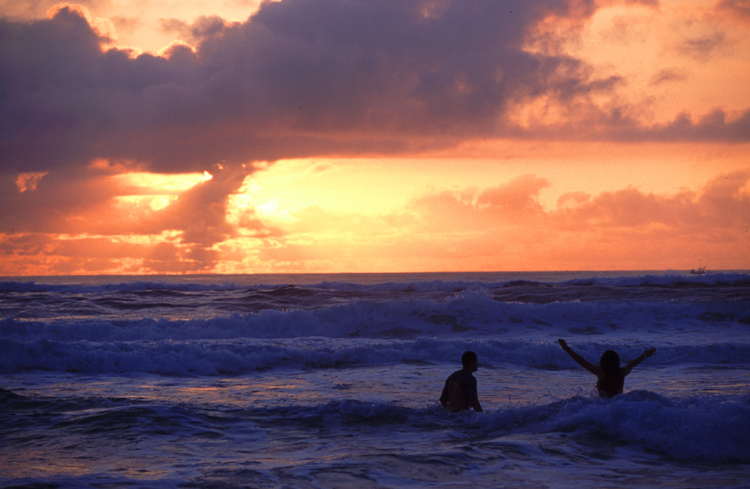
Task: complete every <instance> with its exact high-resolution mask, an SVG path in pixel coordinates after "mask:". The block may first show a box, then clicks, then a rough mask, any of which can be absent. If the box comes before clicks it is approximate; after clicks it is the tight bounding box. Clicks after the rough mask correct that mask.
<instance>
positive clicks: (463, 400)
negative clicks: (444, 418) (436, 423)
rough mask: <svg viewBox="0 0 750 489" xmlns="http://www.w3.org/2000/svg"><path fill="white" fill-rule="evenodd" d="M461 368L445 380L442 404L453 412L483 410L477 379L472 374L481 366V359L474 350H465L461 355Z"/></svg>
mask: <svg viewBox="0 0 750 489" xmlns="http://www.w3.org/2000/svg"><path fill="white" fill-rule="evenodd" d="M461 364H462V365H463V366H464V368H462V369H461V370H458V371H456V372H453V373H452V374H451V375H450V376H449V377H448V379H447V380H446V381H445V387H443V392H442V394H440V404H442V405H443V407H445V408H446V409H448V410H450V411H451V412H454V413H455V412H457V411H468V410H469V409H472V408H473V409H474V411H478V412H482V405H481V404H479V397H478V396H477V379H476V378H474V376H473V375H472V373H473V372H476V371H477V368H478V367H479V359H478V358H477V354H476V353H474V352H473V351H467V352H464V354H463V355H462V356H461Z"/></svg>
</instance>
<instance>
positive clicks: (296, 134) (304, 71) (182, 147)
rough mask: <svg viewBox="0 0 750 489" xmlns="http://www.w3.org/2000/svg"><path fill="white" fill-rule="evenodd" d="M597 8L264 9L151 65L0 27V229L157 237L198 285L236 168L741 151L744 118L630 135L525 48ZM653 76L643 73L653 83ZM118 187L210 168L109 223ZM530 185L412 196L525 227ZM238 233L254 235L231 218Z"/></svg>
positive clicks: (43, 24) (412, 1) (45, 34)
mask: <svg viewBox="0 0 750 489" xmlns="http://www.w3.org/2000/svg"><path fill="white" fill-rule="evenodd" d="M616 3H621V2H590V1H578V0H512V1H504V2H500V1H498V2H489V1H487V2H484V1H465V0H442V1H437V2H436V1H427V0H383V1H365V0H284V1H283V2H265V3H263V4H262V5H261V7H260V8H259V10H258V11H257V12H256V13H255V14H254V15H253V16H252V17H250V18H249V19H247V20H246V21H245V22H227V21H224V20H223V19H221V18H219V17H215V16H213V17H200V18H198V19H197V20H196V21H195V22H193V23H192V24H186V23H184V22H181V21H176V20H174V19H172V20H167V21H164V23H163V25H162V27H163V28H165V29H169V30H171V31H174V32H178V33H180V35H181V36H182V37H184V39H185V40H186V41H189V42H191V43H192V44H193V45H192V46H187V45H185V44H179V43H178V44H174V45H172V46H171V47H170V48H169V49H168V50H166V51H165V52H164V53H163V54H162V55H159V56H157V55H153V54H140V55H137V53H135V52H133V51H131V50H128V49H118V48H113V47H112V41H113V39H112V37H113V36H112V33H111V32H109V31H108V30H107V29H105V27H107V26H104V24H101V26H102V27H95V26H93V25H92V23H94V21H93V20H91V18H90V16H88V15H86V13H85V11H84V10H83V9H81V8H78V7H73V6H62V7H60V8H58V9H57V10H56V11H54V13H53V15H52V17H51V18H48V19H43V20H33V21H18V20H12V19H10V18H2V19H0V60H1V61H0V107H2V110H0V154H2V165H1V166H0V190H1V191H2V192H0V203H1V204H2V206H3V209H4V211H5V212H4V213H3V216H2V217H0V232H5V233H39V235H40V236H41V235H44V234H45V233H48V234H49V233H89V234H90V235H96V236H115V235H118V234H119V233H125V232H127V233H136V234H137V233H141V234H143V235H150V236H161V235H162V234H163V233H164V232H172V231H176V232H178V233H179V236H180V239H181V240H182V241H180V244H181V245H183V246H184V247H185V249H188V248H189V249H191V250H193V251H192V253H193V255H192V256H191V257H189V260H193V263H195V266H196V267H197V268H200V269H204V268H210V267H211V266H213V265H214V264H215V260H216V257H217V254H216V246H215V245H216V244H217V243H220V242H223V241H225V240H231V239H235V238H236V236H235V231H234V230H233V229H232V227H231V226H230V225H229V224H228V223H227V220H226V202H227V198H228V196H229V195H231V194H232V193H233V192H235V191H237V189H238V188H239V187H240V186H241V182H242V179H243V178H244V176H246V175H247V173H249V172H250V171H251V169H250V168H249V167H247V166H243V165H245V164H247V163H249V162H253V161H274V160H277V159H280V158H296V157H310V156H316V155H356V154H368V155H372V154H381V155H383V154H384V155H388V154H395V153H408V152H410V151H421V150H424V149H427V148H439V147H451V146H454V145H457V144H460V143H461V142H464V141H467V140H477V139H482V138H488V139H495V138H504V137H524V138H543V137H553V138H574V139H575V138H577V139H607V140H639V141H640V140H667V141H674V140H683V141H684V140H718V141H747V140H748V138H750V111H747V112H745V113H744V114H741V115H740V116H730V115H728V114H727V113H726V112H724V111H720V110H717V111H715V112H713V113H711V114H709V115H707V116H704V117H703V118H701V119H698V120H697V122H693V119H692V118H691V116H689V115H688V114H684V115H681V116H679V117H678V118H676V119H674V120H673V121H672V122H671V123H669V124H662V125H656V126H650V127H646V126H642V125H640V124H639V123H637V122H636V120H637V117H635V116H633V115H632V114H633V112H634V111H635V110H637V108H634V107H631V106H630V105H629V104H628V103H626V102H622V101H621V100H619V99H618V98H617V97H615V96H614V94H615V92H616V91H617V89H618V87H621V86H623V84H624V83H625V82H626V81H625V80H623V78H622V77H620V76H617V75H608V76H606V77H603V78H602V77H598V76H597V75H596V72H595V70H594V69H593V68H592V67H591V66H589V65H588V64H587V63H586V62H584V61H583V60H580V59H575V58H573V57H571V56H567V55H565V54H564V53H559V52H555V51H554V50H551V51H545V50H537V51H534V50H530V49H528V45H529V44H530V43H531V44H533V43H534V42H536V43H539V45H545V43H546V44H547V45H551V44H553V43H554V40H555V37H554V36H553V35H551V34H550V33H548V32H547V31H545V28H544V26H549V25H554V24H555V23H556V22H560V23H563V24H566V25H568V26H569V29H568V30H567V31H566V32H568V33H573V34H574V33H575V32H576V30H579V31H580V29H582V27H583V23H584V21H586V20H587V19H590V18H591V16H592V15H594V13H595V12H596V11H597V9H598V8H600V7H601V6H603V5H609V4H616ZM626 3H632V2H626ZM638 3H642V4H644V5H654V2H652V1H646V2H638ZM724 6H725V7H727V8H730V7H731V8H733V9H737V8H740V7H739V6H740V4H739V3H737V2H724ZM27 7H28V8H30V6H28V5H27V6H26V7H24V8H27ZM115 20H117V19H115ZM96 25H97V26H99V25H100V23H99V22H98V21H97V22H96ZM721 41H722V39H720V38H717V37H714V38H705V39H703V38H701V39H697V38H696V42H694V43H693V46H692V47H693V48H694V51H695V50H696V49H697V50H698V51H700V52H703V53H706V52H709V51H710V50H711V49H713V48H714V47H715V46H716V45H718V43H720V42H721ZM670 79H674V74H673V73H672V72H663V73H662V74H661V76H660V77H658V78H657V79H656V80H655V81H658V82H665V81H667V80H670ZM96 161H107V162H109V163H108V164H107V165H106V168H105V167H97V166H96V165H92V162H96ZM217 165H221V166H222V167H223V168H224V170H223V171H222V172H218V171H216V169H217V168H218V167H217ZM135 170H137V171H145V172H153V173H161V174H169V173H188V172H198V173H202V172H203V171H206V170H210V171H211V172H212V174H214V176H215V178H214V180H211V181H209V182H204V183H203V184H201V185H199V186H196V187H195V188H193V189H191V190H190V191H187V192H186V193H184V194H182V195H179V196H178V197H177V198H176V199H172V201H171V202H172V203H171V204H170V205H169V206H167V207H164V208H161V209H152V208H148V206H146V205H143V206H140V207H136V208H134V209H131V210H129V211H128V212H127V213H125V212H124V211H123V208H122V206H120V207H118V206H117V202H118V200H117V199H118V198H120V197H122V196H127V195H129V194H128V193H127V189H124V188H122V186H120V185H118V184H115V183H113V179H112V178H110V177H111V176H112V175H113V174H116V173H118V172H127V171H135ZM544 185H545V183H544V181H542V180H539V179H536V180H535V179H534V178H529V179H528V180H524V181H519V182H514V183H513V184H512V185H511V186H510V187H507V186H502V187H497V188H494V189H488V190H486V191H484V192H483V193H482V194H481V195H480V194H477V195H474V196H473V197H472V198H475V199H476V201H467V200H464V199H465V196H457V195H456V194H450V193H446V194H445V195H442V196H432V197H431V198H432V199H435V200H440V199H442V201H443V204H444V205H445V206H448V207H450V206H451V205H452V204H453V203H455V204H457V205H459V204H460V205H463V206H476V205H477V204H480V205H481V206H483V207H482V209H483V210H482V215H484V216H489V215H493V213H494V216H495V217H497V216H500V215H502V216H504V217H503V219H509V218H510V217H509V216H513V215H514V216H522V215H523V216H527V217H528V216H530V215H539V208H538V202H537V200H536V196H537V195H538V193H539V192H540V191H541V189H543V188H544ZM21 190H23V191H21ZM524 192H525V193H524ZM173 197H174V196H173ZM118 212H119V214H117V213H118ZM113 215H117V216H118V218H117V219H114V218H112V217H108V216H113ZM239 219H240V220H241V221H242V222H243V223H244V224H243V225H245V226H247V227H248V228H253V227H255V228H257V230H258V231H259V233H260V234H262V232H261V231H262V230H261V229H260V227H261V225H260V224H259V220H258V217H257V216H256V215H255V214H254V213H252V212H251V211H248V212H247V214H246V215H245V216H243V217H241V218H239ZM467 225H468V223H467ZM269 232H275V231H274V230H269ZM172 245H175V244H174V243H172ZM186 259H188V258H186ZM199 262H200V263H199Z"/></svg>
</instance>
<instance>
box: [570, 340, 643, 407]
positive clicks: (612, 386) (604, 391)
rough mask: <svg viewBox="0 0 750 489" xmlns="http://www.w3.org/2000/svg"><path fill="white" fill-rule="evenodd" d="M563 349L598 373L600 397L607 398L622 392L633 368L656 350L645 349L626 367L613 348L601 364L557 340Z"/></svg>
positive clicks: (585, 366) (604, 355) (605, 354)
mask: <svg viewBox="0 0 750 489" xmlns="http://www.w3.org/2000/svg"><path fill="white" fill-rule="evenodd" d="M557 342H558V343H559V344H560V346H561V347H562V349H563V350H565V352H567V353H568V355H570V356H571V358H573V360H575V361H576V363H578V364H579V365H581V366H582V367H583V368H585V369H586V370H588V371H589V372H591V373H592V374H594V375H596V389H597V390H598V391H599V397H603V398H605V399H609V398H612V397H614V396H616V395H617V394H622V393H623V390H624V387H625V377H626V376H627V375H628V374H629V373H630V372H631V371H632V370H633V368H634V367H635V366H636V365H638V364H639V363H641V362H642V361H643V360H645V359H646V358H648V357H650V356H651V355H653V354H654V352H655V351H656V348H649V349H646V350H644V352H643V354H642V355H641V356H639V357H637V358H635V359H633V360H632V361H631V362H630V363H628V364H627V365H625V366H624V367H620V356H619V355H618V354H617V352H615V351H613V350H607V351H605V352H604V353H603V354H602V357H601V359H600V360H599V365H594V364H593V363H590V362H589V361H587V360H586V359H585V358H583V357H582V356H581V355H579V354H578V353H576V352H574V351H573V350H572V349H571V348H570V347H569V346H568V344H567V343H566V342H565V340H563V339H559V340H557Z"/></svg>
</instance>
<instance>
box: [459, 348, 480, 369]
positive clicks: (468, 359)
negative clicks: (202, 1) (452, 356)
mask: <svg viewBox="0 0 750 489" xmlns="http://www.w3.org/2000/svg"><path fill="white" fill-rule="evenodd" d="M476 361H479V359H478V358H477V354H476V353H474V352H473V351H466V352H464V354H463V355H461V365H463V366H464V367H468V366H469V365H471V364H472V363H473V362H476Z"/></svg>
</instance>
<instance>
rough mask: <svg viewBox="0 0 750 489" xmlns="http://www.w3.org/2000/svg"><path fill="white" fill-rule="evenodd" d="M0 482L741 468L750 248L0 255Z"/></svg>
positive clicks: (749, 443) (710, 482)
mask: <svg viewBox="0 0 750 489" xmlns="http://www.w3.org/2000/svg"><path fill="white" fill-rule="evenodd" d="M558 338H564V339H565V340H566V341H567V343H568V344H569V345H570V346H571V347H572V348H573V349H574V350H576V351H577V352H579V353H580V354H581V355H583V356H584V357H585V358H587V359H588V360H589V361H591V362H594V363H597V362H598V359H599V356H600V355H601V353H602V352H603V351H605V350H607V349H614V350H616V351H617V352H618V353H619V355H620V357H621V359H622V361H623V363H625V362H628V361H630V360H632V359H633V358H636V357H637V356H639V355H640V354H641V353H642V352H643V351H644V349H646V348H649V347H655V348H656V354H655V355H653V356H652V357H650V358H648V359H646V360H645V361H644V362H643V363H641V364H640V365H638V366H637V367H635V369H634V370H633V372H632V373H631V374H630V375H629V376H628V377H627V379H626V381H625V392H624V394H622V395H619V396H616V397H614V398H613V399H609V400H607V399H599V398H598V397H597V396H596V393H595V388H594V383H595V380H596V379H595V377H594V376H593V375H591V374H590V373H588V372H587V371H586V370H584V369H583V368H582V367H580V366H579V365H578V364H576V363H575V362H574V361H573V360H572V359H571V358H570V357H569V356H568V355H567V354H566V353H565V352H564V351H563V350H562V349H561V348H560V346H559V345H558V344H557V339H558ZM467 350H472V351H474V352H476V353H477V355H478V357H479V370H478V371H477V372H476V373H475V374H474V375H475V377H476V378H477V383H478V392H479V399H480V402H481V404H482V406H483V408H484V412H481V413H478V412H474V411H469V412H459V413H450V412H448V411H447V410H445V409H444V408H443V407H442V406H441V405H440V404H439V402H438V397H439V395H440V392H441V390H442V388H443V385H444V382H445V379H446V377H447V376H448V375H450V374H451V373H452V372H454V371H455V370H458V369H459V368H460V367H461V365H460V358H461V354H462V353H463V352H464V351H467ZM0 487H4V488H10V487H23V488H29V489H30V488H58V487H59V488H119V487H127V488H233V487H242V488H385V487H387V488H435V487H439V488H453V487H470V488H474V489H478V488H498V487H501V488H506V487H507V488H544V487H550V488H575V489H580V488H633V487H639V488H649V487H668V488H669V487H671V488H710V487H733V488H741V487H750V272H748V271H724V272H712V273H706V274H705V275H692V274H690V273H688V272H684V271H683V272H681V271H667V272H609V273H606V272H543V273H542V272H540V273H531V272H529V273H464V274H462V273H435V274H345V275H324V274H323V275H231V276H229V275H202V276H179V277H175V276H147V277H125V276H122V277H120V276H109V277H26V278H0Z"/></svg>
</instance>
